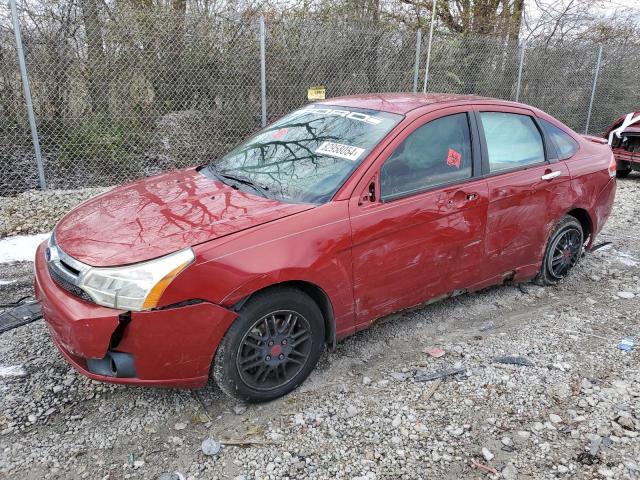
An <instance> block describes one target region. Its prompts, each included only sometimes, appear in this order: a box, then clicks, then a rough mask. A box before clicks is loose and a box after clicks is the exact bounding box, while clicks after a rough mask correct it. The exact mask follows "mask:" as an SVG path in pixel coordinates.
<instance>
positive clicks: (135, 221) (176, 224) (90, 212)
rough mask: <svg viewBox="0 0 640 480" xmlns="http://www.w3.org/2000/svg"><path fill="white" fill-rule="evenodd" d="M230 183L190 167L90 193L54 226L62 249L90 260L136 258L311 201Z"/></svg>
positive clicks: (195, 241) (304, 207) (244, 225)
mask: <svg viewBox="0 0 640 480" xmlns="http://www.w3.org/2000/svg"><path fill="white" fill-rule="evenodd" d="M313 207H314V205H311V204H291V203H283V202H279V201H277V200H271V199H267V198H264V197H261V196H258V195H254V194H251V193H247V192H243V191H239V190H236V189H234V188H231V187H230V186H228V185H225V184H224V183H222V182H220V181H218V180H214V179H212V178H210V177H207V176H205V175H203V174H201V173H199V172H198V171H197V170H196V169H195V168H191V169H186V170H179V171H177V172H171V173H167V174H164V175H160V176H157V177H152V178H147V179H143V180H139V181H137V182H134V183H132V184H129V185H126V186H122V187H118V188H115V189H113V190H111V191H109V192H107V193H104V194H102V195H100V196H97V197H95V198H92V199H90V200H88V201H87V202H85V203H83V204H81V205H80V206H78V207H76V208H75V209H74V210H72V211H71V212H70V213H69V214H67V215H66V216H65V217H64V218H63V219H62V220H61V221H60V222H59V223H58V225H56V228H55V236H56V242H57V244H58V246H59V247H60V248H61V249H62V250H63V251H65V252H66V253H67V254H68V255H70V256H72V257H73V258H75V259H77V260H79V261H80V262H83V263H86V264H88V265H92V266H114V265H126V264H131V263H137V262H142V261H144V260H150V259H152V258H156V257H160V256H162V255H166V254H168V253H171V252H175V251H176V250H180V249H182V248H186V247H190V246H193V245H197V244H199V243H203V242H206V241H209V240H213V239H215V238H219V237H223V236H225V235H230V234H232V233H235V232H239V231H241V230H245V229H247V228H251V227H255V226H257V225H261V224H264V223H267V222H271V221H273V220H277V219H279V218H283V217H286V216H288V215H293V214H295V213H298V212H302V211H304V210H308V209H310V208H313Z"/></svg>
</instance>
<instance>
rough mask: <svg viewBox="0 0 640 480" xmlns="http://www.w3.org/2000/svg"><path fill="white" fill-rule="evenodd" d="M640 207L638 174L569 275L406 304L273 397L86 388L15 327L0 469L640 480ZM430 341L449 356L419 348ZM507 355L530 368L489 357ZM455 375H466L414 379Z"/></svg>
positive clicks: (622, 186)
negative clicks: (217, 447) (216, 446)
mask: <svg viewBox="0 0 640 480" xmlns="http://www.w3.org/2000/svg"><path fill="white" fill-rule="evenodd" d="M52 211H55V212H57V211H58V210H57V209H55V208H53V209H52ZM639 217H640V176H638V175H632V176H630V177H629V178H628V179H627V180H623V181H620V182H619V190H618V197H617V200H616V206H615V210H614V213H613V215H612V218H611V219H610V221H609V223H608V224H607V226H606V227H605V231H604V232H603V234H602V236H601V237H600V238H599V240H598V241H599V242H603V241H610V242H612V244H610V245H608V246H606V247H603V248H601V249H599V250H597V251H596V252H594V253H591V254H587V255H586V257H585V258H584V259H583V261H582V262H581V263H580V264H579V266H578V267H577V268H576V271H575V272H574V274H573V275H572V276H571V277H570V278H568V279H567V280H566V281H564V282H563V283H561V284H560V285H558V286H556V287H553V288H541V287H537V286H534V285H532V284H522V285H515V286H502V287H496V288H491V289H488V290H485V291H483V292H479V293H476V294H469V295H462V296H460V297H456V298H454V299H450V300H447V301H443V302H440V303H437V304H433V305H429V306H426V307H421V308H418V309H414V310H412V311H405V312H403V313H401V314H399V315H396V316H395V317H393V318H390V319H387V320H386V321H381V322H378V323H377V324H376V325H375V326H373V327H372V328H370V329H369V330H367V331H366V332H362V333H359V334H357V335H355V336H353V337H351V338H349V339H347V340H346V341H344V342H341V343H340V344H339V345H338V348H337V351H336V352H334V353H330V354H325V355H324V356H323V358H322V360H321V362H320V365H319V367H318V368H317V370H316V371H315V372H314V373H313V374H312V376H311V377H310V379H309V380H308V381H307V382H306V383H305V384H304V385H303V386H302V387H301V388H299V389H298V390H296V391H295V392H293V393H292V394H290V395H288V396H287V397H285V398H283V399H280V400H277V401H274V402H271V403H268V404H263V405H249V406H245V405H240V404H235V403H234V402H232V401H231V400H230V399H228V398H226V397H225V396H224V395H223V394H222V393H221V392H220V391H219V390H218V389H217V388H215V387H213V386H212V387H209V388H206V389H202V390H199V391H192V392H189V391H178V390H159V389H142V388H127V387H121V386H112V385H105V384H100V383H97V382H93V381H90V380H88V379H86V378H84V377H81V376H80V375H78V374H76V373H75V372H74V371H73V370H72V369H70V368H69V366H68V365H67V364H66V363H65V362H64V361H63V360H62V359H61V357H60V356H59V355H58V353H57V352H56V350H55V349H54V347H53V345H52V344H51V342H50V341H49V338H48V334H47V332H46V329H45V327H44V325H43V323H42V322H36V323H34V324H31V325H29V326H25V327H21V328H18V329H16V330H13V331H11V332H8V333H6V334H4V335H2V336H0V366H5V367H6V366H12V365H21V366H23V367H24V372H23V373H24V375H22V376H12V377H9V376H6V375H5V377H4V378H2V376H0V392H1V393H0V397H1V398H2V402H1V403H0V452H1V453H0V478H2V477H3V476H4V477H5V478H64V479H75V478H102V479H112V480H113V479H121V478H152V479H156V478H162V479H163V480H168V479H169V478H175V479H178V478H180V477H179V476H177V475H175V476H174V477H171V476H170V475H165V476H164V477H161V475H162V474H163V473H170V472H180V473H181V475H184V477H185V478H207V479H213V478H216V479H218V478H219V479H227V478H231V479H280V478H282V479H284V478H290V479H303V478H308V479H334V478H335V479H343V478H345V479H347V478H348V479H363V480H364V479H376V480H383V479H385V480H395V479H422V478H438V479H459V478H465V479H467V478H471V479H473V478H505V479H516V478H520V479H529V478H531V479H532V478H620V479H626V478H640V438H638V436H639V435H640V362H639V361H638V358H639V357H638V355H639V349H638V346H636V348H635V350H633V351H632V352H630V353H625V352H623V351H621V350H619V349H618V348H617V343H618V342H619V341H620V340H621V339H622V338H623V337H627V336H631V337H635V340H636V343H637V342H638V340H639V339H640V314H639V311H638V301H639V300H640V279H639V276H640V253H639V252H640V239H639V237H638V227H637V222H638V218H639ZM38 224H42V225H44V224H45V222H43V223H38ZM46 225H47V226H46V228H49V227H50V225H51V224H46ZM11 231H17V230H15V229H12V230H11ZM30 231H31V230H30ZM30 276H31V265H30V264H29V263H19V264H13V265H0V280H15V281H14V282H13V283H10V284H6V285H1V286H0V303H3V302H8V301H11V300H13V299H15V298H18V297H20V296H22V295H23V294H29V293H30V286H29V283H30ZM634 297H635V298H634ZM434 346H438V347H440V348H441V349H443V350H444V352H445V354H444V356H442V357H440V358H433V357H432V356H430V355H429V354H427V353H425V349H428V348H430V347H434ZM505 355H508V356H519V357H521V358H518V359H516V360H518V361H522V359H526V360H527V361H528V362H524V363H528V365H513V364H503V363H498V362H496V361H495V358H496V357H498V356H505ZM507 360H509V359H507ZM512 360H513V359H512ZM449 368H461V369H464V371H462V372H460V373H458V374H457V375H453V376H449V377H446V378H443V379H442V380H435V381H420V379H421V377H424V376H425V374H426V373H432V372H437V371H441V370H442V369H449ZM17 373H18V374H20V373H21V372H17ZM207 437H212V438H214V439H216V440H219V441H222V442H223V443H225V446H224V447H223V448H222V450H221V451H220V453H219V454H217V455H214V456H206V455H204V454H203V452H202V451H201V443H202V441H203V440H204V439H206V438H207ZM238 444H241V445H238Z"/></svg>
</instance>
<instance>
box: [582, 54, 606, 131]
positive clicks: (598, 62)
mask: <svg viewBox="0 0 640 480" xmlns="http://www.w3.org/2000/svg"><path fill="white" fill-rule="evenodd" d="M601 59H602V44H600V48H598V61H597V62H596V70H595V72H594V73H593V85H592V86H591V98H590V99H589V111H588V112H587V124H586V125H585V126H584V133H585V135H586V134H588V133H589V123H590V122H591V109H592V108H593V97H594V96H595V94H596V85H597V83H598V72H599V71H600V60H601Z"/></svg>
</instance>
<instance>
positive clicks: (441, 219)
mask: <svg viewBox="0 0 640 480" xmlns="http://www.w3.org/2000/svg"><path fill="white" fill-rule="evenodd" d="M322 103H323V104H326V105H334V106H338V107H360V108H375V109H382V110H386V111H389V112H395V113H401V114H403V115H405V119H404V120H403V121H402V122H400V124H399V125H397V126H396V127H395V128H394V129H393V130H392V131H391V132H390V133H389V134H388V135H387V137H385V139H383V140H382V141H381V142H380V143H379V144H378V145H377V146H376V147H375V148H374V149H373V150H372V152H371V153H370V154H369V155H368V156H367V158H365V159H364V160H363V161H362V163H361V164H360V165H359V166H358V167H357V168H356V170H355V171H354V172H353V174H352V175H351V177H350V178H349V179H348V180H347V181H346V182H345V184H344V185H343V186H342V187H341V188H340V190H339V191H338V192H337V193H336V195H335V196H334V198H333V200H331V201H330V202H328V203H326V204H324V205H320V206H315V205H301V204H285V203H281V202H277V201H274V200H268V199H265V198H262V197H259V196H256V195H253V194H250V193H243V192H239V191H236V190H234V189H232V188H230V187H227V186H225V185H223V184H221V183H219V182H217V181H214V180H212V179H210V178H208V177H205V176H204V175H201V174H200V173H198V172H197V171H196V170H195V169H186V170H182V171H177V172H172V173H167V174H164V175H161V176H158V177H155V178H151V179H145V180H141V181H139V182H136V183H133V184H130V185H128V186H124V187H121V188H117V189H114V190H112V191H110V192H108V193H106V194H104V195H102V196H100V197H97V198H96V199H93V200H90V201H89V202H86V203H85V204H83V205H81V206H80V207H78V208H77V209H75V210H74V211H72V212H71V213H70V214H69V215H67V216H66V217H65V218H64V219H63V220H62V221H61V222H60V223H59V225H58V227H57V229H56V235H57V241H58V244H59V245H60V247H61V248H62V249H63V250H64V251H66V252H67V253H68V254H69V255H71V256H73V257H75V258H77V259H78V260H80V261H82V262H85V263H89V264H91V265H122V264H129V263H135V262H139V261H142V260H146V259H150V258H153V257H157V256H160V255H163V254H166V253H169V252H172V251H175V250H178V249H180V248H183V247H186V246H193V250H194V252H195V255H196V259H195V262H194V263H193V264H192V265H190V266H189V267H188V268H187V269H185V270H184V271H183V272H182V273H181V274H180V275H179V276H178V277H177V278H176V279H175V280H174V281H173V282H172V283H171V284H170V285H169V286H168V288H167V289H166V290H165V292H164V294H163V296H162V298H161V299H160V303H159V306H160V307H167V308H164V309H160V310H154V311H147V312H138V313H136V312H134V313H132V314H131V321H130V323H129V324H128V325H127V326H126V327H125V328H124V331H123V332H124V333H123V336H122V339H121V340H120V342H119V343H118V345H117V346H116V349H117V350H119V351H122V352H128V353H133V354H134V356H135V359H136V369H137V375H138V376H137V377H136V378H133V379H114V378H111V377H107V378H105V377H99V376H96V375H94V374H89V373H88V372H87V371H86V365H85V364H84V363H83V362H84V359H85V358H88V357H94V358H100V357H102V356H104V355H105V353H106V351H107V348H108V345H109V342H110V340H111V336H112V334H113V332H114V330H115V328H116V326H117V324H118V315H119V314H120V313H121V312H119V311H116V310H111V309H107V308H103V307H98V306H96V305H92V304H89V303H86V302H84V301H82V300H80V299H78V298H76V297H74V296H72V295H70V294H68V293H66V292H65V291H63V290H61V289H60V288H58V287H57V286H56V285H55V284H54V283H53V281H52V280H51V278H50V276H49V275H48V271H47V267H46V265H45V262H44V260H43V258H42V257H43V247H42V246H41V247H40V249H39V250H38V254H37V256H38V258H37V262H36V292H37V295H38V298H39V299H40V300H41V301H42V303H43V308H44V313H45V318H46V320H47V322H48V323H49V326H50V329H51V331H52V334H53V337H54V341H55V342H56V343H57V344H58V345H59V346H60V348H61V351H62V353H63V355H65V357H66V358H67V359H68V360H69V361H70V362H71V363H72V364H73V365H74V366H75V367H76V368H78V369H79V370H80V371H81V372H82V373H84V374H87V375H88V376H91V378H98V379H100V380H105V381H117V382H121V383H140V384H144V385H162V386H167V385H174V386H182V387H187V386H199V385H202V384H203V383H204V382H205V381H206V379H207V375H208V369H209V366H210V363H211V359H212V358H213V355H214V354H215V351H216V348H217V345H218V343H219V341H220V339H221V338H222V337H223V335H224V333H225V332H226V330H227V328H228V327H229V325H230V324H231V323H232V322H233V320H234V319H235V318H236V314H235V313H234V312H233V307H234V305H236V304H237V303H238V302H240V301H241V300H243V299H245V298H246V297H247V296H248V295H251V294H252V293H255V292H257V291H259V290H261V289H264V288H266V287H269V286H272V285H275V284H279V283H282V282H305V283H306V284H308V285H312V286H315V287H317V288H318V289H319V290H320V291H322V292H324V294H326V296H327V298H328V299H329V301H330V307H331V311H332V318H330V319H329V321H330V322H333V323H334V325H335V332H336V337H337V338H338V339H340V338H343V337H345V336H347V335H349V334H351V333H353V332H355V331H356V330H359V329H362V328H366V327H367V326H368V325H369V324H371V322H372V321H374V320H375V319H377V318H379V317H381V316H384V315H387V314H389V313H392V312H394V311H397V310H400V309H403V308H407V307H410V306H413V305H416V304H420V303H422V302H425V301H428V300H432V299H436V298H441V297H444V296H448V295H451V294H454V293H457V292H459V291H465V290H476V289H479V288H483V287H486V286H488V285H492V284H496V283H501V282H502V281H503V279H504V278H515V279H516V280H525V279H529V278H531V277H533V276H535V275H536V273H537V271H538V269H539V268H540V263H541V260H542V256H543V253H544V248H545V245H546V241H547V238H548V236H549V234H550V232H551V231H552V229H553V228H554V226H555V225H556V223H557V222H558V221H559V220H560V218H562V216H563V215H565V214H566V213H567V212H570V211H572V210H575V209H579V211H580V212H581V213H582V214H583V215H584V216H585V218H586V219H587V220H586V221H587V222H588V224H589V228H590V230H591V232H592V235H591V240H590V244H591V243H593V239H594V237H595V235H597V234H598V232H599V231H600V229H601V228H602V226H603V224H604V222H605V221H606V219H607V217H608V216H609V214H610V212H611V208H612V204H613V198H614V195H615V185H616V184H615V179H611V178H610V176H609V173H608V170H607V168H608V166H609V161H610V158H611V150H610V149H609V147H608V146H607V145H602V144H597V143H593V142H591V141H589V140H588V139H586V138H583V137H582V136H581V135H578V134H576V133H575V132H573V131H571V130H570V129H568V128H567V127H566V126H564V125H562V124H561V123H559V122H558V121H557V120H555V119H553V118H551V117H550V116H548V115H547V114H545V113H543V112H541V111H539V110H537V109H534V108H531V107H527V106H524V105H521V104H516V103H513V102H506V101H500V100H492V99H484V98H480V97H465V96H452V95H410V94H396V95H387V94H385V95H365V96H360V97H345V98H337V99H332V100H328V101H325V102H322ZM478 110H492V111H507V112H508V111H511V112H513V111H516V112H520V113H524V114H527V115H531V116H533V117H539V118H544V119H545V120H547V121H549V122H551V123H553V124H554V125H556V126H558V127H559V128H561V129H563V130H564V131H565V132H566V133H567V134H569V135H570V136H571V137H573V138H574V139H575V140H576V142H577V143H578V145H579V149H578V151H577V153H576V154H575V155H574V156H573V157H571V158H569V159H567V160H563V161H557V160H553V159H551V156H550V155H549V161H548V162H547V163H544V164H540V165H536V166H531V167H528V168H524V169H520V170H516V171H510V172H505V173H500V174H493V175H490V174H485V175H483V174H482V171H481V170H478V167H479V166H480V160H481V155H480V151H481V149H480V148H479V147H480V143H478V142H480V141H482V140H483V139H480V138H479V137H478V136H477V132H476V133H474V142H476V143H475V144H474V152H475V153H474V161H475V162H476V167H477V168H476V174H475V176H474V177H473V178H470V179H468V180H465V181H462V182H460V183H456V184H452V185H446V186H442V187H439V188H433V189H430V190H427V191H423V192H420V193H415V194H413V195H410V196H407V197H405V198H401V199H396V200H393V201H381V200H380V186H379V181H378V178H379V177H378V176H379V171H380V168H381V166H382V164H383V163H384V161H385V160H386V158H388V157H389V155H391V153H393V151H394V149H395V148H396V147H397V146H398V145H399V144H400V143H401V142H402V141H403V140H404V139H405V138H406V137H407V136H408V135H409V134H410V133H411V132H412V131H413V130H414V129H415V128H417V127H419V126H421V125H423V124H425V123H426V122H428V121H430V120H434V119H436V118H439V117H441V116H443V115H446V114H452V113H460V112H469V114H470V115H471V116H473V115H474V113H473V112H474V111H478ZM452 152H453V151H450V152H449V154H448V156H449V157H450V158H447V159H446V161H447V162H450V161H451V162H452V163H453V164H454V165H456V163H457V164H458V165H459V164H460V160H461V159H460V158H458V159H457V160H456V155H455V154H458V152H453V153H452ZM458 155H459V154H458ZM550 172H560V173H559V174H558V176H557V177H555V178H553V179H552V180H543V179H541V177H542V176H543V175H545V174H547V173H550ZM371 193H373V194H374V196H375V200H374V201H371V200H370V195H371ZM212 197H213V198H212ZM191 299H198V300H201V301H202V303H199V304H195V305H190V306H183V307H172V305H175V304H177V303H180V302H184V301H187V300H191ZM274 348H275V347H274ZM272 353H273V355H277V353H276V352H275V351H272Z"/></svg>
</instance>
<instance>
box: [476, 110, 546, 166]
mask: <svg viewBox="0 0 640 480" xmlns="http://www.w3.org/2000/svg"><path fill="white" fill-rule="evenodd" d="M480 119H481V121H482V127H483V129H484V137H485V141H486V144H487V153H488V155H489V171H490V172H499V171H501V170H509V169H512V168H517V167H520V166H524V165H531V164H534V163H540V162H544V161H545V156H544V145H543V143H542V136H541V135H540V132H539V131H538V128H537V127H536V124H535V123H534V121H533V119H532V118H531V117H529V116H528V115H519V114H515V113H505V112H480Z"/></svg>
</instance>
